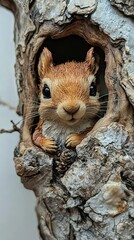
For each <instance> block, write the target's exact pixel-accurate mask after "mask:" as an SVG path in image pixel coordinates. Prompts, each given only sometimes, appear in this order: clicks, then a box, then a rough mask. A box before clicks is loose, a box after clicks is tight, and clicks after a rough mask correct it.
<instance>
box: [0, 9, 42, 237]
mask: <svg viewBox="0 0 134 240" xmlns="http://www.w3.org/2000/svg"><path fill="white" fill-rule="evenodd" d="M13 29H14V17H13V15H12V13H11V12H9V11H8V10H6V9H4V8H2V7H0V99H2V100H4V101H6V102H9V103H10V104H12V105H14V106H17V103H18V96H17V90H16V84H15V76H14V63H15V48H14V42H13V31H14V30H13ZM10 120H13V121H14V122H18V121H19V120H20V118H19V117H18V116H17V115H16V113H15V111H13V110H9V109H8V108H6V107H3V106H1V105H0V129H1V128H5V129H11V128H12V125H11V123H10ZM18 141H19V134H18V133H12V134H6V133H5V134H0V240H37V239H39V237H38V233H37V220H36V213H35V210H34V209H35V204H36V203H35V196H34V194H33V192H32V191H30V190H26V189H24V187H23V185H22V184H21V183H20V178H19V177H18V176H17V175H16V172H15V167H14V162H13V151H14V148H15V146H16V145H17V143H18Z"/></svg>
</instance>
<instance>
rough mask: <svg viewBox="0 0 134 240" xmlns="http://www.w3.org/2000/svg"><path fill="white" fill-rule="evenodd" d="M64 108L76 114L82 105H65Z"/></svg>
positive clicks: (67, 111)
mask: <svg viewBox="0 0 134 240" xmlns="http://www.w3.org/2000/svg"><path fill="white" fill-rule="evenodd" d="M63 109H64V111H65V112H66V113H68V114H71V115H73V114H75V113H77V112H78V111H79V109H80V105H79V106H78V105H77V106H70V107H63Z"/></svg>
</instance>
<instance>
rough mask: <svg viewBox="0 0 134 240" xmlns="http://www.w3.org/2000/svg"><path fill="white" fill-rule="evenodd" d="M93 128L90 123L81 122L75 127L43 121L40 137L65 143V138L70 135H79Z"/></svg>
mask: <svg viewBox="0 0 134 240" xmlns="http://www.w3.org/2000/svg"><path fill="white" fill-rule="evenodd" d="M91 126H93V122H92V121H89V120H88V121H87V120H83V121H82V123H81V122H79V123H77V124H76V125H73V126H68V125H65V124H64V123H61V122H52V121H45V122H44V123H43V125H42V135H43V136H44V137H50V138H53V139H54V140H55V141H56V142H58V143H62V144H64V143H65V140H66V137H67V136H68V135H69V134H71V133H81V132H84V131H85V130H86V129H87V128H89V127H91Z"/></svg>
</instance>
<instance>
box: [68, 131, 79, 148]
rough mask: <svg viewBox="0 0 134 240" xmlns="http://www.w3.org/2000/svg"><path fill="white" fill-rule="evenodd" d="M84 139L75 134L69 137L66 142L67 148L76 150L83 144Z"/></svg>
mask: <svg viewBox="0 0 134 240" xmlns="http://www.w3.org/2000/svg"><path fill="white" fill-rule="evenodd" d="M82 139H83V137H82V135H81V134H78V133H73V134H70V135H68V136H67V138H66V141H65V146H66V147H71V148H75V147H76V146H77V145H78V144H80V143H81V141H82Z"/></svg>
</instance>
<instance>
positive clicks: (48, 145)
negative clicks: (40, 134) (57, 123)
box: [40, 138, 57, 153]
mask: <svg viewBox="0 0 134 240" xmlns="http://www.w3.org/2000/svg"><path fill="white" fill-rule="evenodd" d="M40 145H41V148H42V149H43V150H44V151H45V152H48V153H55V152H56V151H57V144H56V142H55V141H54V140H53V139H51V138H43V139H42V141H41V143H40Z"/></svg>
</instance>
